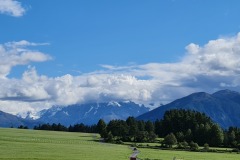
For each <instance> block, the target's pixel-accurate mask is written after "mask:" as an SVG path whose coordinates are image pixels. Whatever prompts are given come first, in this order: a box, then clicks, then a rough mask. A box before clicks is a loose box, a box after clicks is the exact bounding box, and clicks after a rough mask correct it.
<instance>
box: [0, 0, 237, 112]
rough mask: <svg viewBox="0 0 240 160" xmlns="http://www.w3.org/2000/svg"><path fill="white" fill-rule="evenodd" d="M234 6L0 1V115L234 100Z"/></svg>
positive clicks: (223, 2) (171, 0)
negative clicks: (206, 98)
mask: <svg viewBox="0 0 240 160" xmlns="http://www.w3.org/2000/svg"><path fill="white" fill-rule="evenodd" d="M239 15H240V1H238V0H229V1H227V0H211V1H208V0H161V1H160V0H151V1H146V0H131V1H129V0H121V1H112V0H101V1H100V0H88V1H85V0H69V1H64V0H51V1H49V0H41V1H30V0H0V110H2V111H5V112H8V113H12V114H21V115H25V114H26V113H27V112H32V113H36V112H38V111H40V110H42V109H47V108H50V107H51V106H54V105H60V106H67V105H71V104H82V103H90V102H97V103H100V102H108V101H134V102H136V103H139V104H145V105H148V104H155V107H156V106H158V105H159V104H166V103H169V102H171V101H173V100H175V99H177V98H181V97H183V96H187V95H188V94H191V93H194V92H202V91H204V92H208V93H213V92H215V91H218V90H222V89H230V90H235V91H240V83H239V82H240V16H239Z"/></svg>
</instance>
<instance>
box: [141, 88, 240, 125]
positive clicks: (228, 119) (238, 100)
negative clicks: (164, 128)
mask: <svg viewBox="0 0 240 160" xmlns="http://www.w3.org/2000/svg"><path fill="white" fill-rule="evenodd" d="M170 109H190V110H195V111H199V112H203V113H205V114H206V115H207V116H209V117H210V118H211V119H212V120H213V121H215V122H216V123H218V124H219V125H220V126H221V127H223V128H228V127H230V126H237V127H240V93H238V92H236V91H231V90H220V91H218V92H215V93H213V94H209V93H205V92H197V93H193V94H190V95H188V96H186V97H183V98H180V99H177V100H175V101H173V102H171V103H168V104H166V105H162V106H160V107H158V108H155V109H153V110H151V111H149V112H147V113H145V114H142V115H140V116H138V117H137V119H139V120H151V121H154V120H156V119H161V118H162V117H163V114H164V113H165V111H167V110H170Z"/></svg>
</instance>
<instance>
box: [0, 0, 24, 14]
mask: <svg viewBox="0 0 240 160" xmlns="http://www.w3.org/2000/svg"><path fill="white" fill-rule="evenodd" d="M25 12H26V10H25V9H24V8H23V7H22V5H21V3H20V2H18V1H15V0H0V13H2V14H8V15H11V16H14V17H20V16H23V14H24V13H25Z"/></svg>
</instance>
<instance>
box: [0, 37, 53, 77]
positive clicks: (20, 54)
mask: <svg viewBox="0 0 240 160" xmlns="http://www.w3.org/2000/svg"><path fill="white" fill-rule="evenodd" d="M37 45H43V44H37V43H30V42H27V41H20V42H9V43H6V44H3V45H1V44H0V58H1V62H0V78H6V76H7V75H8V74H9V73H10V71H11V69H12V67H14V66H17V65H26V64H29V63H30V62H44V61H47V60H49V59H51V57H50V56H49V55H46V54H44V53H41V52H39V51H34V50H30V49H27V47H28V46H37Z"/></svg>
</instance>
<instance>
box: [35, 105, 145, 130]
mask: <svg viewBox="0 0 240 160" xmlns="http://www.w3.org/2000/svg"><path fill="white" fill-rule="evenodd" d="M148 111H149V108H147V107H145V106H144V105H139V104H136V103H134V102H108V103H89V104H81V105H78V104H76V105H70V106H67V107H57V106H55V107H52V108H50V109H48V110H43V111H41V112H40V118H39V119H37V120H38V121H40V122H44V123H61V124H63V125H66V126H68V125H70V124H76V123H84V124H86V125H92V124H96V123H97V122H98V120H99V119H103V120H104V121H105V122H109V121H110V120H112V119H122V120H125V119H126V118H127V117H129V116H134V117H136V116H139V115H141V114H143V113H146V112H148Z"/></svg>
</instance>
